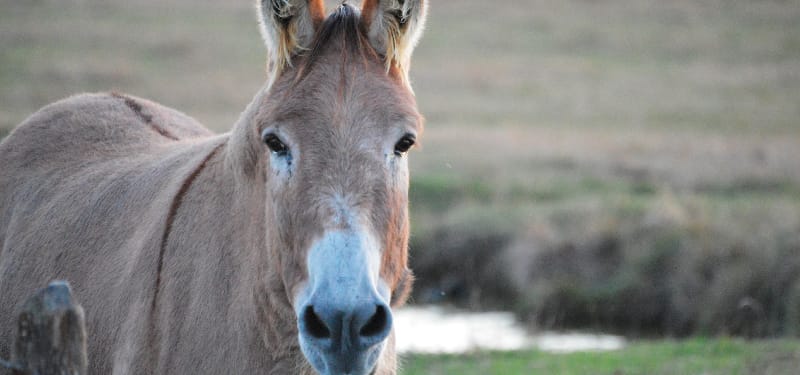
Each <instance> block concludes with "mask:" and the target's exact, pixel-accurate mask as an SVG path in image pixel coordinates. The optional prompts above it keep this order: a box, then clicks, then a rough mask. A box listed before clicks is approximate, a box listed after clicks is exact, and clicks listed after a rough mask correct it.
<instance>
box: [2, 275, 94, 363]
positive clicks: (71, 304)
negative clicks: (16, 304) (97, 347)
mask: <svg viewBox="0 0 800 375" xmlns="http://www.w3.org/2000/svg"><path fill="white" fill-rule="evenodd" d="M84 324H85V323H84V318H83V308H81V306H80V305H78V303H77V302H76V301H75V300H74V298H73V297H72V291H71V290H70V287H69V284H68V283H66V282H64V281H54V282H52V283H50V285H48V286H47V287H46V288H44V289H41V290H39V291H38V292H37V293H36V294H35V295H34V296H33V297H31V298H30V299H28V301H27V302H25V305H23V309H22V312H21V313H20V315H19V319H18V321H17V341H16V343H15V346H14V354H13V357H12V358H11V362H5V361H2V360H0V367H6V368H9V369H11V374H12V375H86V329H85V326H84Z"/></svg>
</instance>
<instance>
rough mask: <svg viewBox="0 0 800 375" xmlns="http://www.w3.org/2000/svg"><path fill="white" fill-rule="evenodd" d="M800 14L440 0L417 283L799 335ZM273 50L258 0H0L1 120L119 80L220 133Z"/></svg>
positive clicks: (435, 291)
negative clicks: (259, 21) (256, 8)
mask: <svg viewBox="0 0 800 375" xmlns="http://www.w3.org/2000/svg"><path fill="white" fill-rule="evenodd" d="M329 3H330V5H333V4H334V3H335V2H333V1H331V2H329ZM798 20H800V3H798V2H797V1H793V0H788V1H781V0H764V1H743V0H734V1H726V0H708V1H702V2H701V1H689V0H676V1H658V0H603V1H587V0H564V1H556V2H553V1H543V0H511V1H504V2H493V1H478V0H463V1H443V0H440V1H432V4H431V9H430V19H429V26H428V28H427V32H426V35H425V37H424V38H423V40H422V42H421V44H420V45H419V47H418V49H417V52H416V54H415V59H414V64H413V67H412V80H413V83H414V87H415V91H416V93H417V97H418V101H419V104H420V107H421V110H422V112H423V113H424V114H425V116H426V118H427V125H426V134H425V135H424V137H423V139H422V148H421V149H419V150H418V151H417V152H415V153H414V154H413V156H412V173H413V177H412V180H413V182H412V191H411V194H412V214H413V221H412V225H413V227H414V242H413V248H412V251H413V257H414V258H413V262H414V263H415V266H416V268H417V270H418V274H419V283H418V288H417V294H416V296H415V298H416V301H418V302H426V301H434V300H437V299H445V300H451V301H455V302H458V303H461V304H466V305H468V306H472V307H476V308H480V307H483V306H495V307H496V306H497V305H500V306H501V307H504V308H508V309H515V310H516V311H518V312H519V314H520V317H522V318H524V319H526V320H529V321H531V322H533V323H538V324H539V325H545V326H555V327H569V326H579V327H586V326H590V327H598V328H610V329H615V330H618V331H623V332H626V333H641V332H656V333H667V334H685V333H691V332H704V333H736V334H753V335H772V334H782V333H798V332H800V278H798V276H797V275H798V274H800V27H798ZM264 59H265V53H264V49H263V45H262V43H261V42H260V37H259V35H258V31H257V27H256V22H255V16H254V14H253V9H252V4H251V3H250V1H248V0H242V1H225V2H222V1H211V0H191V1H189V0H160V1H156V0H143V1H135V2H134V1H122V0H114V1H108V0H104V1H100V0H30V1H16V0H0V136H2V134H3V133H6V132H8V131H9V130H10V129H11V128H12V127H13V126H15V124H17V123H19V122H21V121H22V120H23V119H24V118H25V117H26V116H28V115H29V114H30V113H32V112H33V111H35V110H36V109H37V108H39V107H41V106H43V105H45V104H47V103H49V102H52V101H54V100H57V99H59V98H63V97H65V96H68V95H71V94H73V93H77V92H84V91H110V90H117V91H123V92H127V93H130V94H133V95H138V96H143V97H147V98H150V99H153V100H156V101H159V102H161V103H164V104H166V105H169V106H173V107H175V108H178V109H180V110H182V111H184V112H186V113H188V114H190V115H192V116H195V117H196V118H198V119H199V120H201V122H203V123H205V124H207V125H208V126H209V127H211V128H212V129H214V130H216V131H219V132H224V131H226V130H227V129H228V128H229V126H230V124H232V123H233V122H234V120H235V119H236V117H237V115H238V112H239V111H240V110H242V109H243V108H244V106H245V105H246V103H247V102H248V101H249V99H250V98H251V97H252V95H253V94H254V93H255V92H256V91H257V89H258V88H259V87H260V85H261V84H262V83H263V82H264V80H265V69H264ZM443 269H453V270H456V272H455V273H446V272H442V270H443ZM465 275H466V276H468V277H464V276H465ZM640 286H643V287H640ZM752 301H755V302H752ZM745 302H749V303H750V304H747V303H745ZM704 304H705V305H706V306H705V307H703V308H701V307H700V306H701V305H704ZM630 306H637V308H626V307H630ZM642 306H644V307H642ZM742 306H744V307H742ZM748 306H755V307H752V309H753V311H755V312H753V311H750V310H748V309H750V308H751V307H748ZM743 309H744V310H743ZM742 314H744V315H742ZM747 314H755V315H753V316H755V318H753V319H750V320H748V318H747V317H750V315H747ZM743 316H744V317H743ZM742 320H745V321H756V322H757V324H754V325H753V324H751V325H747V324H745V325H744V326H741V325H742V323H741V321H742Z"/></svg>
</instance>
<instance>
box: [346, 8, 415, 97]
mask: <svg viewBox="0 0 800 375" xmlns="http://www.w3.org/2000/svg"><path fill="white" fill-rule="evenodd" d="M427 8H428V2H427V0H364V4H363V6H362V9H361V14H362V23H363V24H364V28H365V29H366V30H367V35H368V36H369V41H370V43H371V44H372V47H373V48H375V50H376V51H377V52H378V53H380V54H381V55H383V56H385V59H386V67H387V69H388V68H391V67H392V65H396V66H397V67H398V68H400V70H401V72H402V73H403V78H404V79H405V80H406V81H407V79H408V66H409V64H410V62H411V52H413V50H414V47H415V46H416V45H417V41H419V37H420V36H421V35H422V29H423V28H424V26H425V17H426V15H427Z"/></svg>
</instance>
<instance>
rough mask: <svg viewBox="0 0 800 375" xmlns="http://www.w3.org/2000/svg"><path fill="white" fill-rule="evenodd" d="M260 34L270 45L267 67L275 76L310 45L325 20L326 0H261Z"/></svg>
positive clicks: (259, 15)
mask: <svg viewBox="0 0 800 375" xmlns="http://www.w3.org/2000/svg"><path fill="white" fill-rule="evenodd" d="M257 4H258V18H259V24H260V26H261V36H262V37H263V38H264V42H265V43H266V45H267V53H268V61H267V69H268V70H269V72H270V73H271V74H272V77H271V79H274V78H275V76H276V75H278V74H279V73H280V72H281V71H282V70H283V69H284V68H285V67H286V66H290V65H291V64H292V60H291V58H292V55H294V54H296V53H297V52H298V51H301V50H303V49H306V48H308V46H309V44H310V43H311V42H312V39H313V37H314V32H315V30H316V29H317V27H318V26H319V25H320V24H321V23H322V21H324V20H325V2H324V1H323V0H258V3H257Z"/></svg>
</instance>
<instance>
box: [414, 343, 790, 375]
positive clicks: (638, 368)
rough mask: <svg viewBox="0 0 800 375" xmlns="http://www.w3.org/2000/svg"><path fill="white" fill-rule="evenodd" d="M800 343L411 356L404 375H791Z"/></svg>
mask: <svg viewBox="0 0 800 375" xmlns="http://www.w3.org/2000/svg"><path fill="white" fill-rule="evenodd" d="M798 363H800V344H798V343H797V342H789V341H755V342H745V341H740V340H730V339H719V340H704V339H694V340H690V341H677V342H676V341H659V342H640V343H636V344H633V345H631V346H630V347H628V348H627V349H624V350H621V351H615V352H597V353H572V354H548V353H542V352H535V351H533V352H496V353H475V354H470V355H464V356H455V355H413V356H409V357H407V358H406V360H405V361H404V367H403V368H404V371H402V372H401V373H402V374H404V375H415V374H425V375H438V374H462V375H471V374H482V375H483V374H497V375H500V374H531V375H536V374H561V375H571V374H575V375H587V374H591V375H674V374H682V375H701V374H706V375H745V374H752V375H792V374H795V373H796V371H797V364H798Z"/></svg>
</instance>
